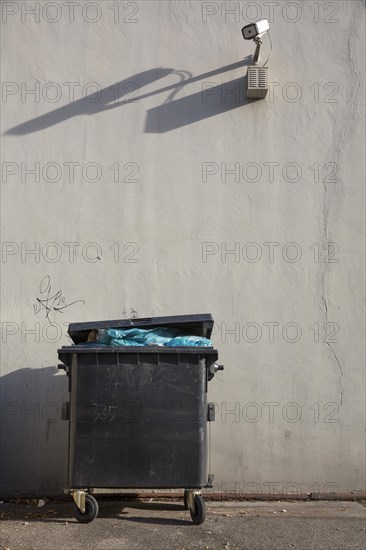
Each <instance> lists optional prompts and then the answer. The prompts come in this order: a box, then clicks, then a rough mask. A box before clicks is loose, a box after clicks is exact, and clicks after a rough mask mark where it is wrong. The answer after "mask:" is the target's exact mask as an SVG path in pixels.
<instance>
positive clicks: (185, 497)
mask: <svg viewBox="0 0 366 550" xmlns="http://www.w3.org/2000/svg"><path fill="white" fill-rule="evenodd" d="M183 502H184V508H185V509H186V510H189V506H188V491H187V490H185V491H184V496H183Z"/></svg>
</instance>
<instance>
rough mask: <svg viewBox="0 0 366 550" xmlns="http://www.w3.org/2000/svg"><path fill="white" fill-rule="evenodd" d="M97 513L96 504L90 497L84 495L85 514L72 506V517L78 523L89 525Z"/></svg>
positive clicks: (97, 507)
mask: <svg viewBox="0 0 366 550" xmlns="http://www.w3.org/2000/svg"><path fill="white" fill-rule="evenodd" d="M98 512H99V506H98V502H97V501H96V499H95V498H94V497H93V496H92V495H85V512H84V513H83V512H81V510H80V509H79V508H78V507H77V505H76V504H75V505H74V516H75V518H76V519H77V520H78V521H79V522H80V523H90V522H91V521H93V519H95V518H96V517H97V515H98Z"/></svg>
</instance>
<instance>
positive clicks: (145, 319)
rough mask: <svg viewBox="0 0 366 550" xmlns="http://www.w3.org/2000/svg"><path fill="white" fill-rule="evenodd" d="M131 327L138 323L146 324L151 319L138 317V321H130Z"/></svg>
mask: <svg viewBox="0 0 366 550" xmlns="http://www.w3.org/2000/svg"><path fill="white" fill-rule="evenodd" d="M130 321H131V325H134V324H138V323H148V322H150V321H151V317H140V318H139V319H131V320H130Z"/></svg>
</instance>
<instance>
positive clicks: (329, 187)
mask: <svg viewBox="0 0 366 550" xmlns="http://www.w3.org/2000/svg"><path fill="white" fill-rule="evenodd" d="M362 7H363V3H362V2H360V4H359V6H358V7H357V8H356V9H355V11H354V13H353V16H352V24H351V32H350V34H349V39H348V43H347V49H348V60H349V64H350V68H351V73H352V78H353V80H354V81H356V83H355V86H352V91H351V93H350V122H347V123H346V124H345V125H344V126H343V128H342V131H341V134H340V138H339V144H338V146H337V148H336V167H338V169H339V160H340V158H341V154H342V152H343V147H344V143H345V137H346V135H347V133H348V131H349V128H350V123H352V121H354V120H355V109H356V106H357V104H358V95H359V90H360V87H361V79H360V77H359V74H358V72H357V64H356V60H355V52H354V49H355V46H354V39H355V34H356V32H357V22H358V15H359V12H360V10H361V9H362ZM352 96H353V99H352ZM337 184H339V186H341V185H342V179H341V177H340V179H339V181H338V180H336V181H335V182H331V183H328V182H327V181H323V190H324V197H323V210H322V212H323V235H322V242H323V244H324V247H325V248H326V247H327V246H328V244H329V242H331V241H332V234H331V231H330V217H331V215H333V218H335V215H334V212H332V206H333V203H334V202H335V201H336V200H337V198H338V195H339V193H338V191H339V186H338V185H337ZM343 191H344V186H343ZM338 206H339V208H340V205H338ZM329 269H330V263H327V264H326V266H325V268H324V270H323V272H322V274H321V285H320V286H321V296H322V303H323V309H324V320H325V326H326V325H327V323H328V304H329V300H328V299H327V296H326V275H327V273H328V272H329ZM325 343H326V345H327V346H328V348H329V349H330V351H331V353H332V355H333V358H334V359H335V361H336V363H337V366H338V371H339V378H338V384H339V393H340V404H341V405H343V393H344V390H343V385H342V377H343V368H342V365H341V362H340V360H339V358H338V356H337V354H336V352H335V350H334V348H333V346H332V345H331V344H330V343H329V342H325Z"/></svg>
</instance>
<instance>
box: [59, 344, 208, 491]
mask: <svg viewBox="0 0 366 550" xmlns="http://www.w3.org/2000/svg"><path fill="white" fill-rule="evenodd" d="M75 377H76V378H77V380H76V379H75ZM71 381H72V382H71V409H72V412H71V417H70V449H71V450H72V454H70V460H71V461H72V464H71V465H70V480H69V483H70V486H72V487H131V488H132V487H135V488H139V487H140V488H143V487H146V488H154V487H156V488H159V487H161V488H163V487H171V488H174V487H202V486H204V485H205V484H206V482H207V478H206V421H207V397H206V386H207V382H206V368H205V364H204V361H200V356H199V355H198V354H197V355H195V354H192V353H190V354H184V353H171V354H170V353H169V354H167V353H164V354H159V353H156V354H151V353H149V354H144V353H131V354H126V353H124V354H118V353H110V354H109V353H100V354H95V353H94V354H85V353H84V354H78V364H77V366H74V365H73V368H72V371H71Z"/></svg>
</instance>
